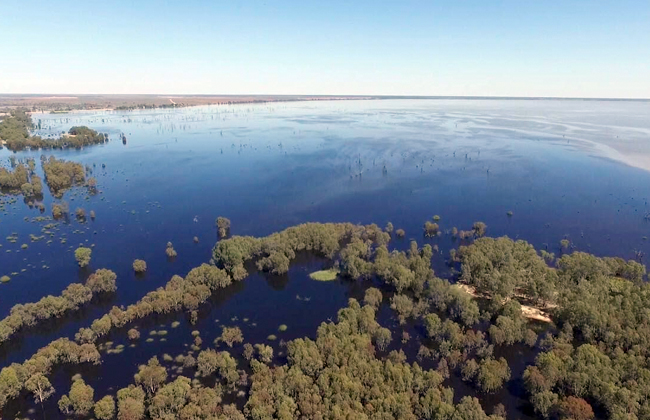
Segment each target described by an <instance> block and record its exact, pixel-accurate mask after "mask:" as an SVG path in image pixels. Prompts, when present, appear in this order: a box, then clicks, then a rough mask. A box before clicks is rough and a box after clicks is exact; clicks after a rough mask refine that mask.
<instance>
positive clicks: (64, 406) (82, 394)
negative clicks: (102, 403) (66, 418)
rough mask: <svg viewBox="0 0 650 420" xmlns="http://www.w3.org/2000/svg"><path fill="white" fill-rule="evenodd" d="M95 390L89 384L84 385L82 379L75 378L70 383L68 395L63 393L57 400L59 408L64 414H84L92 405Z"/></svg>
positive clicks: (88, 411)
mask: <svg viewBox="0 0 650 420" xmlns="http://www.w3.org/2000/svg"><path fill="white" fill-rule="evenodd" d="M94 394H95V391H94V390H93V388H92V387H91V386H90V385H86V382H84V380H83V379H77V380H75V381H74V382H73V383H72V387H71V388H70V393H69V395H63V396H62V397H61V399H60V400H59V409H60V410H61V412H62V413H63V414H65V415H70V414H73V413H74V414H75V415H77V416H86V415H88V414H89V413H90V411H91V410H92V408H93V407H94V405H95V404H94Z"/></svg>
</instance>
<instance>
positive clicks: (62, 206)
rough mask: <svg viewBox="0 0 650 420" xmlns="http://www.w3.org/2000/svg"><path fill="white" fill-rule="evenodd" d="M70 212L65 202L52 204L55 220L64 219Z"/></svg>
mask: <svg viewBox="0 0 650 420" xmlns="http://www.w3.org/2000/svg"><path fill="white" fill-rule="evenodd" d="M67 212H68V204H67V203H65V202H61V203H54V204H52V217H54V219H60V218H62V217H63V216H64V215H65V214H66V213H67Z"/></svg>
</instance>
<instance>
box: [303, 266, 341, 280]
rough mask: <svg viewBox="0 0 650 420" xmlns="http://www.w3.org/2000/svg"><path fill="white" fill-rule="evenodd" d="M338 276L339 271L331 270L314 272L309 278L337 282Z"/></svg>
mask: <svg viewBox="0 0 650 420" xmlns="http://www.w3.org/2000/svg"><path fill="white" fill-rule="evenodd" d="M338 275H339V271H338V270H335V269H329V270H320V271H314V272H313V273H311V274H309V277H310V278H311V279H312V280H318V281H332V280H336V278H337V277H338Z"/></svg>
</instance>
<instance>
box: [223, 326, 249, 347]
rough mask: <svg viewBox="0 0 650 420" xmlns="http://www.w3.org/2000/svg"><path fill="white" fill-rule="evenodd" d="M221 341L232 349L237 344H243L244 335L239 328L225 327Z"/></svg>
mask: <svg viewBox="0 0 650 420" xmlns="http://www.w3.org/2000/svg"><path fill="white" fill-rule="evenodd" d="M219 340H220V341H223V342H224V343H226V345H227V346H228V347H232V346H233V345H234V344H235V343H243V342H244V335H243V334H242V332H241V329H240V328H239V327H223V328H222V332H221V337H219Z"/></svg>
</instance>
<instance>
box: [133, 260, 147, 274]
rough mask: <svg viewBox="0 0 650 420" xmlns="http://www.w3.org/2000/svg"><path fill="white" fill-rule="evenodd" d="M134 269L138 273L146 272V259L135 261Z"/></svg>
mask: <svg viewBox="0 0 650 420" xmlns="http://www.w3.org/2000/svg"><path fill="white" fill-rule="evenodd" d="M133 271H135V272H136V273H144V272H145V271H147V263H146V262H145V261H144V260H137V259H136V260H135V261H133Z"/></svg>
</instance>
